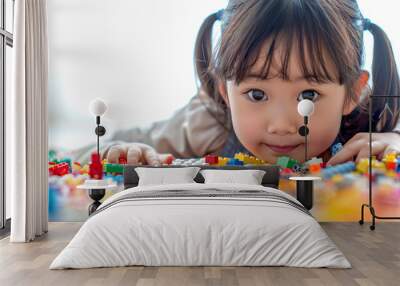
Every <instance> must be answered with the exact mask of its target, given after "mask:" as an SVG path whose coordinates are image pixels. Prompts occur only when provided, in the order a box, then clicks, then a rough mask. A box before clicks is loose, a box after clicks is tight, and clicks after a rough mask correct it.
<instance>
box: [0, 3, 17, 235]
mask: <svg viewBox="0 0 400 286" xmlns="http://www.w3.org/2000/svg"><path fill="white" fill-rule="evenodd" d="M13 26H14V0H0V63H1V66H0V98H1V99H0V229H1V230H0V236H1V235H2V234H3V233H5V232H6V231H7V232H8V231H9V226H10V220H9V217H10V216H11V212H10V209H9V203H6V202H7V201H8V202H9V201H10V200H9V196H10V195H9V194H8V193H6V188H5V166H6V164H5V154H6V153H5V150H4V149H5V128H6V122H5V111H6V110H5V105H6V100H5V99H6V97H7V95H8V94H9V93H10V92H11V84H10V83H11V67H12V53H11V52H12V47H13V30H14V27H13Z"/></svg>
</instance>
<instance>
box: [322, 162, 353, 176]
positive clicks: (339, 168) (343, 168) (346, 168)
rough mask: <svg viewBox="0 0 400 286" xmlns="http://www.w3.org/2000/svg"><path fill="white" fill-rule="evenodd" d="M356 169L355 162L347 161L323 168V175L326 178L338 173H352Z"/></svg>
mask: <svg viewBox="0 0 400 286" xmlns="http://www.w3.org/2000/svg"><path fill="white" fill-rule="evenodd" d="M355 169H356V164H355V163H354V162H346V163H343V164H340V165H336V166H331V167H327V168H325V169H323V170H322V176H323V178H324V179H329V178H330V177H332V176H334V175H336V174H345V173H350V172H352V171H354V170H355Z"/></svg>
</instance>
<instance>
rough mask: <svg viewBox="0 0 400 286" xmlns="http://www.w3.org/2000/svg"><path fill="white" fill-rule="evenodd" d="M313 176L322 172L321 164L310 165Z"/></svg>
mask: <svg viewBox="0 0 400 286" xmlns="http://www.w3.org/2000/svg"><path fill="white" fill-rule="evenodd" d="M308 168H309V170H310V173H311V174H317V173H319V172H321V165H320V164H310V165H308Z"/></svg>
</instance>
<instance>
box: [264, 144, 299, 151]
mask: <svg viewBox="0 0 400 286" xmlns="http://www.w3.org/2000/svg"><path fill="white" fill-rule="evenodd" d="M265 145H266V146H267V147H268V148H270V149H271V150H272V151H274V152H276V153H289V152H290V151H292V150H294V149H295V148H297V147H298V146H300V145H301V144H298V145H291V146H274V145H269V144H265Z"/></svg>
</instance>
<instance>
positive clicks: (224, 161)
mask: <svg viewBox="0 0 400 286" xmlns="http://www.w3.org/2000/svg"><path fill="white" fill-rule="evenodd" d="M228 161H229V158H226V157H218V166H225V165H226V164H228Z"/></svg>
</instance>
